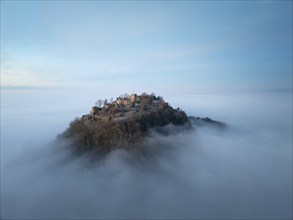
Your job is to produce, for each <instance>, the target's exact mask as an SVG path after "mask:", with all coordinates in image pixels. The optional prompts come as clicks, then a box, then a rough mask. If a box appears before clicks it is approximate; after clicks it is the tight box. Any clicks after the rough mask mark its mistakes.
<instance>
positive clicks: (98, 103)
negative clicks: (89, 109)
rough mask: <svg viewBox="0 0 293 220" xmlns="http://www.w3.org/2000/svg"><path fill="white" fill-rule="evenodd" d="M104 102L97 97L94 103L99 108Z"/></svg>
mask: <svg viewBox="0 0 293 220" xmlns="http://www.w3.org/2000/svg"><path fill="white" fill-rule="evenodd" d="M103 104H104V101H103V100H102V99H98V100H97V101H96V102H95V105H96V106H98V107H99V108H101V107H102V106H103Z"/></svg>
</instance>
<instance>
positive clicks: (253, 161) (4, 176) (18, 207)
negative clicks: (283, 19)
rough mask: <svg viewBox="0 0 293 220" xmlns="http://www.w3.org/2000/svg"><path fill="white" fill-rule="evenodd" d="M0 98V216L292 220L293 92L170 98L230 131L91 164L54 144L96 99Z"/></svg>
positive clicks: (149, 141) (33, 93)
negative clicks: (219, 122) (72, 121)
mask: <svg viewBox="0 0 293 220" xmlns="http://www.w3.org/2000/svg"><path fill="white" fill-rule="evenodd" d="M1 92H2V100H1V219H2V218H3V219H5V218H18V219H32V218H38V219H44V218H46V219H48V218H51V219H54V218H56V219H60V218H135V219H137V218H141V219H150V218H182V219H183V218H192V219H196V218H201V219H208V218H216V219H220V218H225V219H232V218H233V219H235V218H246V219H258V218H259V219H261V218H262V219H291V218H292V93H278V94H277V93H255V94H238V95H237V94H234V95H194V94H193V95H191V94H190V95H185V96H183V95H181V96H179V95H178V96H172V97H168V96H164V98H165V100H166V101H168V102H169V103H170V104H171V105H172V106H173V107H174V108H177V107H180V108H182V109H183V110H185V111H186V113H187V114H188V115H194V116H201V117H206V116H208V117H211V118H212V119H214V120H219V121H222V122H225V123H226V124H227V125H228V126H227V128H226V129H218V128H216V127H212V126H195V129H194V130H192V131H188V132H181V133H176V134H173V135H170V136H162V135H159V134H156V133H152V135H151V136H149V137H148V138H146V140H145V141H144V143H143V144H142V146H143V149H144V151H143V152H141V151H131V152H127V151H124V150H115V151H112V152H111V153H109V154H108V155H107V156H105V157H101V158H94V157H92V156H91V155H88V154H84V155H81V156H79V157H76V156H73V155H72V154H71V153H70V151H69V150H68V149H67V148H66V143H60V142H56V141H55V138H56V136H57V135H58V134H59V133H61V132H62V131H64V130H65V129H66V127H67V126H68V124H69V122H70V121H71V120H73V119H74V117H76V116H81V115H82V114H85V113H87V112H89V109H90V107H91V105H92V104H93V103H94V101H95V99H94V98H95V97H94V96H93V95H92V96H91V95H87V96H83V95H84V94H80V93H79V91H70V92H68V93H66V92H60V91H55V92H53V91H47V90H28V91H20V90H6V91H1ZM56 97H58V98H56ZM84 97H86V98H84ZM168 129H172V127H171V126H170V127H169V128H168Z"/></svg>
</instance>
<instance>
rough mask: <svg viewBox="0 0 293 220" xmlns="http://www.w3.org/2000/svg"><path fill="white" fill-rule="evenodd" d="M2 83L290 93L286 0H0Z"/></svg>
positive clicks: (289, 25)
mask: <svg viewBox="0 0 293 220" xmlns="http://www.w3.org/2000/svg"><path fill="white" fill-rule="evenodd" d="M1 87H2V88H5V87H6V88H7V87H12V88H14V87H15V88H17V87H27V88H30V87H32V88H33V87H37V88H79V89H84V88H99V89H101V90H109V89H111V90H115V91H117V92H118V91H119V92H122V93H123V92H130V90H131V91H138V90H140V91H141V90H144V91H149V92H152V91H158V88H159V90H160V91H164V92H181V93H184V94H187V93H188V94H190V93H196V92H216V93H220V92H235V91H291V90H292V1H255V2H251V1H241V2H238V1H237V2H236V1H219V2H217V1H208V2H204V1H151V2H148V1H134V2H132V1H123V2H119V1H110V2H106V1H1Z"/></svg>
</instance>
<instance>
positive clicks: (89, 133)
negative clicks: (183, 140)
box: [59, 93, 191, 152]
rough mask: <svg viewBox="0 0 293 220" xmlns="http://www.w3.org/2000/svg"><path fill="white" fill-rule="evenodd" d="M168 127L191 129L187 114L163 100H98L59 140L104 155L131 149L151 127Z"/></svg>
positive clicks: (143, 96) (147, 97)
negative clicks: (113, 151) (117, 149)
mask: <svg viewBox="0 0 293 220" xmlns="http://www.w3.org/2000/svg"><path fill="white" fill-rule="evenodd" d="M168 124H172V125H174V126H178V127H182V129H188V128H191V124H190V120H189V118H188V116H187V115H186V113H185V112H184V111H182V110H181V109H179V108H177V109H174V108H172V107H171V106H170V105H169V104H168V103H167V102H165V101H164V99H163V97H160V96H156V95H154V94H150V95H149V94H147V93H142V94H141V95H137V94H132V95H131V96H129V95H125V96H121V97H117V98H116V99H115V100H112V101H110V102H108V101H107V100H105V101H104V102H102V101H101V100H98V101H97V103H96V106H93V107H92V109H91V112H90V113H89V114H85V115H83V116H82V117H81V118H76V119H75V120H74V121H72V122H71V123H70V125H69V128H68V129H67V130H66V131H65V132H64V133H63V134H61V135H60V136H59V138H64V139H68V140H70V141H71V142H72V143H73V145H74V146H75V148H76V149H77V150H97V151H104V152H107V151H110V150H112V149H115V148H125V149H130V148H133V147H134V146H135V144H136V143H139V142H141V141H142V139H143V138H144V137H145V136H146V135H147V134H148V131H149V130H150V129H151V128H153V129H155V130H157V131H160V128H162V127H164V126H166V125H168Z"/></svg>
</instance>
